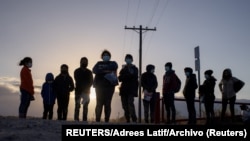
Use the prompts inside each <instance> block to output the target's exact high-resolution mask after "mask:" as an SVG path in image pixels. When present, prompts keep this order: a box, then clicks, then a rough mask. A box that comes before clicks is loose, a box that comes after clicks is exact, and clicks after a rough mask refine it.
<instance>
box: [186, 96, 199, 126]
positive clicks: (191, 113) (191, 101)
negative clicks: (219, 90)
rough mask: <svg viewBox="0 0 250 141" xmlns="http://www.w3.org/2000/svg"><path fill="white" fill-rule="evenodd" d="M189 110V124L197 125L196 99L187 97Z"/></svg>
mask: <svg viewBox="0 0 250 141" xmlns="http://www.w3.org/2000/svg"><path fill="white" fill-rule="evenodd" d="M185 98H186V104H187V110H188V124H196V110H195V101H194V100H195V98H193V97H185Z"/></svg>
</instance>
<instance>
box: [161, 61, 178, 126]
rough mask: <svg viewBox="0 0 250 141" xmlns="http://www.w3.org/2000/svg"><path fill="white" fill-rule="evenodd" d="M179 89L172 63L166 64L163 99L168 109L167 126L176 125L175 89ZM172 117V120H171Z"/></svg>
mask: <svg viewBox="0 0 250 141" xmlns="http://www.w3.org/2000/svg"><path fill="white" fill-rule="evenodd" d="M176 87H177V75H176V74H175V71H174V70H173V69H172V63H171V62H167V63H166V64H165V74H164V76H163V89H162V94H163V99H164V105H165V109H166V113H167V114H166V115H167V121H166V124H175V123H176V121H175V118H176V109H175V103H174V101H175V88H176ZM170 117H171V118H172V119H170Z"/></svg>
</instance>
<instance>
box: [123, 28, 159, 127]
mask: <svg viewBox="0 0 250 141" xmlns="http://www.w3.org/2000/svg"><path fill="white" fill-rule="evenodd" d="M125 29H131V30H135V31H136V32H137V31H138V30H139V33H140V41H139V98H138V101H139V102H138V104H139V105H138V108H139V110H138V118H139V123H141V74H142V31H149V30H152V31H156V28H153V29H150V28H148V27H146V28H142V25H140V27H139V28H136V27H135V26H134V27H127V26H125Z"/></svg>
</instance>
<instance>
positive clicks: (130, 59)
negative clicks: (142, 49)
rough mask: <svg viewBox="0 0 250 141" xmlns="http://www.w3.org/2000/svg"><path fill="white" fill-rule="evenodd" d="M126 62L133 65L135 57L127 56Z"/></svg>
mask: <svg viewBox="0 0 250 141" xmlns="http://www.w3.org/2000/svg"><path fill="white" fill-rule="evenodd" d="M125 62H126V64H128V65H129V64H132V62H133V56H132V55H131V54H127V55H126V56H125Z"/></svg>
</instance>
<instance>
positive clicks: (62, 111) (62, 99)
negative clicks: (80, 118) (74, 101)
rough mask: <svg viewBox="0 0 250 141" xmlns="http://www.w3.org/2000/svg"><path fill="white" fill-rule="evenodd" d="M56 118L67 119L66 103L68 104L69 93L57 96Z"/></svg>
mask: <svg viewBox="0 0 250 141" xmlns="http://www.w3.org/2000/svg"><path fill="white" fill-rule="evenodd" d="M57 104H58V109H57V119H58V120H67V116H68V105H69V94H64V95H60V96H58V97H57Z"/></svg>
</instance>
